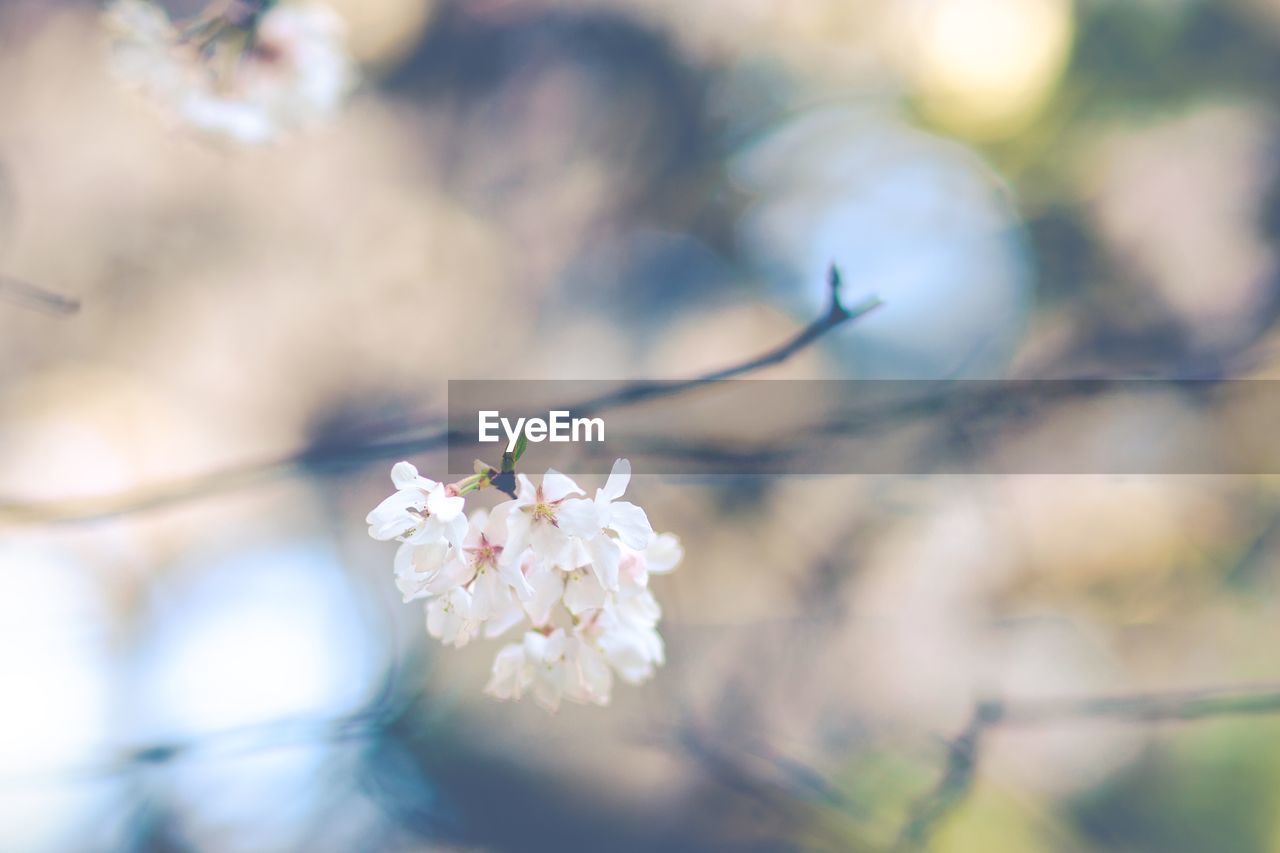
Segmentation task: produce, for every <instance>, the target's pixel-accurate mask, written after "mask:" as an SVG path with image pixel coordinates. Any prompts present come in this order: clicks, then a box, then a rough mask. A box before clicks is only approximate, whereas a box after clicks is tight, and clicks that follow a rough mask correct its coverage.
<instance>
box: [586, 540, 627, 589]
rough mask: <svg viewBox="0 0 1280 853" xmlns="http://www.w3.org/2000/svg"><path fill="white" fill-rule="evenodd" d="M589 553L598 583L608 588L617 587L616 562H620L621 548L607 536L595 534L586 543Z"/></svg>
mask: <svg viewBox="0 0 1280 853" xmlns="http://www.w3.org/2000/svg"><path fill="white" fill-rule="evenodd" d="M587 552H588V553H590V554H591V568H592V570H593V571H594V572H595V573H596V578H598V579H599V581H600V585H601V586H603V587H604V588H605V589H608V590H616V589H617V588H618V564H619V563H620V562H622V549H621V548H619V547H618V543H617V542H614V541H613V540H612V539H610V538H609V537H607V536H597V537H596V538H595V539H592V540H591V541H590V542H588V543H587Z"/></svg>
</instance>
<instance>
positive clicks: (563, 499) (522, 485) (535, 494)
mask: <svg viewBox="0 0 1280 853" xmlns="http://www.w3.org/2000/svg"><path fill="white" fill-rule="evenodd" d="M582 493H583V492H582V489H580V488H578V484H577V483H575V482H573V480H571V479H569V478H568V477H566V476H565V475H564V474H561V473H560V472H559V471H556V470H555V469H554V468H553V469H551V470H549V471H547V473H546V476H544V477H543V478H542V485H540V486H534V485H533V481H532V480H530V479H529V478H528V477H526V476H525V475H524V474H519V475H517V477H516V497H515V501H514V504H515V507H516V509H518V510H519V512H518V513H515V512H513V513H512V516H511V519H510V521H509V524H510V527H511V538H512V542H513V543H520V545H522V546H523V545H526V544H527V545H528V547H530V548H532V549H533V553H535V554H537V555H538V556H539V557H540V558H542V559H543V560H546V561H547V562H548V563H550V564H551V565H553V566H562V565H564V564H565V563H567V562H570V561H572V560H573V559H574V554H573V552H574V548H573V546H574V541H573V540H572V539H571V538H570V537H569V535H568V534H567V533H565V530H564V527H565V526H576V527H582V526H583V520H581V519H576V520H575V519H571V518H569V517H568V513H567V512H566V511H565V509H564V506H565V504H567V503H570V501H569V496H570V495H580V494H582ZM580 503H582V501H577V502H576V504H580ZM576 504H575V508H576Z"/></svg>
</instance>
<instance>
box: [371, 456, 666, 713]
mask: <svg viewBox="0 0 1280 853" xmlns="http://www.w3.org/2000/svg"><path fill="white" fill-rule="evenodd" d="M489 474H492V472H489ZM487 476H488V475H487V474H479V475H477V477H475V478H470V479H469V481H462V484H461V488H460V484H452V485H446V484H443V483H437V482H436V481H434V480H429V479H427V478H426V477H423V476H421V475H419V473H418V471H417V469H416V468H414V466H413V465H410V464H409V463H408V462H400V463H398V464H397V465H396V466H395V467H394V468H392V469H391V481H392V483H393V484H394V485H395V487H396V491H395V493H394V494H393V495H391V496H390V497H388V498H387V499H386V500H384V501H383V502H382V503H380V504H379V505H378V506H377V507H376V508H375V509H374V510H373V512H371V513H369V516H368V518H367V519H366V521H367V522H368V523H369V535H371V536H372V537H373V538H375V539H379V540H398V541H399V542H400V548H399V550H398V551H397V552H396V557H395V576H396V585H397V586H398V587H399V589H400V592H401V593H402V594H403V595H404V600H405V601H406V602H409V601H417V600H421V601H424V602H425V607H426V621H427V632H428V633H429V634H431V636H433V637H435V638H437V639H439V640H440V641H441V642H443V643H444V644H445V645H450V646H457V647H461V646H464V645H466V644H467V643H468V642H470V641H471V640H473V639H475V638H476V637H479V636H484V637H486V638H496V637H499V636H502V635H506V634H508V632H512V633H514V632H513V629H515V628H517V626H524V628H525V630H524V632H523V635H522V637H521V638H520V640H519V641H518V642H513V643H509V644H508V645H505V646H503V647H502V649H501V650H499V652H498V655H497V658H496V659H495V660H494V662H493V671H492V675H491V677H490V679H489V683H488V685H487V686H486V687H485V692H486V693H488V694H489V695H491V696H494V697H495V698H498V699H519V698H520V697H521V696H523V695H524V694H526V693H528V694H531V695H532V696H533V698H534V700H535V701H536V702H537V703H538V704H539V705H541V706H543V707H544V708H546V709H548V710H551V711H554V710H556V709H557V708H559V706H560V703H561V700H562V699H569V700H571V701H575V702H582V703H592V704H596V705H606V704H608V702H609V696H610V693H611V691H612V687H613V680H614V677H615V675H616V676H617V677H619V678H621V679H622V680H623V681H625V682H628V683H630V684H639V683H641V682H644V681H646V680H647V679H649V678H650V677H652V675H653V673H654V668H655V667H657V666H660V665H661V664H662V663H663V660H664V652H663V644H662V637H661V636H660V635H659V634H658V631H657V623H658V619H659V617H660V616H661V610H660V608H659V607H658V602H657V601H656V600H655V599H654V597H653V593H652V592H650V590H649V577H650V575H656V574H664V573H666V572H670V571H671V570H672V569H674V568H675V567H676V565H677V564H678V563H679V562H680V560H681V558H682V557H683V556H684V552H683V549H682V548H681V546H680V542H679V540H678V539H677V538H676V537H675V536H674V535H672V534H670V533H663V534H655V533H654V531H653V528H652V527H651V526H650V524H649V519H648V517H647V516H646V515H645V512H644V510H643V509H641V508H640V507H638V506H636V505H635V504H633V503H630V502H628V501H624V500H621V498H622V495H623V493H624V492H625V491H626V488H627V484H628V483H629V481H630V479H631V464H630V463H629V462H628V461H627V460H625V459H619V460H618V461H617V462H615V463H614V466H613V471H612V472H611V473H610V475H609V479H608V481H607V482H606V483H605V485H604V487H603V488H601V489H597V490H596V493H595V497H594V498H588V497H586V494H585V493H584V492H583V490H582V489H581V488H579V486H578V484H577V483H575V482H574V481H573V480H572V479H570V478H569V477H567V476H565V475H564V474H561V473H560V472H558V471H555V470H550V471H547V473H546V475H545V476H544V477H543V478H542V483H541V484H540V485H536V486H535V485H534V484H533V482H532V481H531V480H530V479H529V478H528V477H527V476H525V475H523V474H517V475H514V481H515V497H514V499H512V500H507V501H504V502H502V503H500V504H498V505H497V506H495V507H494V508H493V509H491V510H484V509H477V510H474V511H473V512H472V513H471V514H470V516H468V515H467V514H466V513H465V512H464V500H465V498H464V497H463V494H464V493H465V492H466V491H467V490H468V489H470V488H473V487H474V486H475V484H476V482H477V481H478V480H484V478H485V477H487ZM485 482H486V483H487V480H485Z"/></svg>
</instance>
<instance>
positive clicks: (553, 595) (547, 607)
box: [524, 566, 564, 627]
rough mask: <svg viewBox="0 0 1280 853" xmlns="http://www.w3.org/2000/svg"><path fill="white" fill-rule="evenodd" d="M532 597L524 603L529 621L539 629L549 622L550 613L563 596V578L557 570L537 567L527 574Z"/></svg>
mask: <svg viewBox="0 0 1280 853" xmlns="http://www.w3.org/2000/svg"><path fill="white" fill-rule="evenodd" d="M528 579H529V585H530V586H531V587H533V595H531V596H529V599H528V600H527V601H525V602H524V609H525V612H527V613H528V614H529V621H530V622H532V623H533V624H534V625H536V626H538V627H541V626H543V625H546V624H547V623H548V622H550V621H551V611H552V609H553V608H554V607H555V605H556V602H557V601H559V600H560V596H562V595H563V594H564V578H563V576H562V574H561V572H559V571H558V570H555V569H550V568H547V567H545V566H538V567H537V568H535V569H534V570H533V571H531V572H530V573H529V578H528Z"/></svg>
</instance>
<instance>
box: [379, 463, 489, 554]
mask: <svg viewBox="0 0 1280 853" xmlns="http://www.w3.org/2000/svg"><path fill="white" fill-rule="evenodd" d="M391 482H392V484H393V485H394V486H395V487H396V491H395V493H394V494H392V495H391V496H390V497H388V498H386V499H385V500H384V501H382V503H380V504H378V505H377V506H376V507H374V509H373V511H372V512H370V513H369V515H368V516H366V517H365V521H366V522H367V523H368V525H369V535H370V536H372V537H373V538H374V539H381V540H388V539H400V540H401V541H404V542H409V543H412V544H414V545H436V544H439V543H442V542H447V543H449V544H452V545H453V546H454V547H460V546H461V544H462V538H463V536H465V535H466V532H467V519H466V516H464V515H463V514H462V508H463V499H462V498H460V497H458V496H457V495H450V494H449V493H448V490H447V489H446V488H445V486H444V485H443V484H441V483H437V482H436V481H434V480H428V479H427V478H426V477H422V476H419V474H418V469H417V468H414V467H413V466H412V465H410V464H409V463H408V462H398V463H396V465H395V467H394V468H392V469H391Z"/></svg>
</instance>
